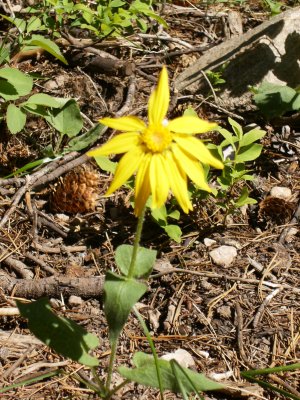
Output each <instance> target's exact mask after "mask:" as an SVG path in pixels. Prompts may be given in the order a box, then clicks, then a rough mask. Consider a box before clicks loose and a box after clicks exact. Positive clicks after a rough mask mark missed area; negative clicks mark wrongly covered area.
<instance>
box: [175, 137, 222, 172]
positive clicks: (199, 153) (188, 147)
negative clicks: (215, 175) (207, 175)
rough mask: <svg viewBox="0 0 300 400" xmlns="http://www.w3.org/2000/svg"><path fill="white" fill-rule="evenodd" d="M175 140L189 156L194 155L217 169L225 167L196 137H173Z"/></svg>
mask: <svg viewBox="0 0 300 400" xmlns="http://www.w3.org/2000/svg"><path fill="white" fill-rule="evenodd" d="M173 139H174V140H175V141H176V142H177V143H178V145H179V147H181V148H182V150H184V151H185V152H186V153H187V154H190V155H192V156H193V157H195V158H197V160H199V161H201V162H202V163H204V164H209V165H212V166H213V167H215V168H218V169H223V168H224V165H223V164H222V162H221V161H219V160H218V159H217V158H215V157H214V156H212V155H211V154H210V151H209V150H208V149H207V147H206V146H205V144H203V143H202V142H201V140H199V139H197V138H195V137H194V136H188V135H175V134H174V135H173Z"/></svg>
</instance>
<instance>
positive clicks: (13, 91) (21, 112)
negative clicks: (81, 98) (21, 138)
mask: <svg viewBox="0 0 300 400" xmlns="http://www.w3.org/2000/svg"><path fill="white" fill-rule="evenodd" d="M0 84H1V85H0V96H1V97H2V98H3V99H4V100H5V101H6V103H7V102H9V101H11V102H10V103H9V104H8V105H7V109H6V122H7V126H8V129H9V130H10V132H11V133H13V134H16V133H18V132H20V131H21V130H22V129H23V128H24V126H25V124H26V118H27V116H26V114H27V113H31V114H35V115H39V116H42V117H44V118H45V120H46V121H48V122H49V124H50V125H52V126H53V127H54V128H55V129H56V130H58V131H59V132H60V133H61V134H62V135H67V136H69V137H73V136H75V135H77V134H78V133H79V132H80V130H81V129H82V126H83V121H82V118H81V115H80V110H79V107H78V105H77V103H76V101H75V100H74V99H64V98H54V97H52V96H49V95H48V94H44V93H38V94H33V95H32V96H30V97H29V98H28V99H27V100H25V101H23V102H21V103H19V104H17V105H16V104H14V103H13V102H12V101H14V100H19V99H20V98H21V97H23V96H26V95H28V94H29V93H30V92H31V90H32V86H33V78H32V77H31V76H29V75H26V74H24V73H23V72H21V71H19V70H17V69H16V68H11V67H6V68H2V69H0ZM6 103H4V104H6ZM2 108H4V107H3V106H2Z"/></svg>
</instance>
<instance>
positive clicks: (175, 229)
mask: <svg viewBox="0 0 300 400" xmlns="http://www.w3.org/2000/svg"><path fill="white" fill-rule="evenodd" d="M163 229H164V230H165V231H166V233H167V235H168V236H169V237H170V238H171V239H173V240H175V242H177V243H180V242H181V236H182V231H181V229H180V228H179V226H178V225H166V226H164V227H163Z"/></svg>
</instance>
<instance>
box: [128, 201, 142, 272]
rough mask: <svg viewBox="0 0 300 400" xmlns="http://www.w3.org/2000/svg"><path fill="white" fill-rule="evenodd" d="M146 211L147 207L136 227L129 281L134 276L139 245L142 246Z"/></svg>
mask: <svg viewBox="0 0 300 400" xmlns="http://www.w3.org/2000/svg"><path fill="white" fill-rule="evenodd" d="M145 210H146V207H144V208H143V210H142V212H141V215H140V216H139V219H138V223H137V227H136V234H135V238H134V242H133V250H132V257H131V261H130V266H129V269H128V273H127V278H129V279H131V278H132V277H133V275H134V268H135V262H136V257H137V252H138V249H139V245H140V240H141V234H142V229H143V224H144V219H145Z"/></svg>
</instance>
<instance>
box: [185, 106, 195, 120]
mask: <svg viewBox="0 0 300 400" xmlns="http://www.w3.org/2000/svg"><path fill="white" fill-rule="evenodd" d="M183 116H184V117H197V118H198V114H197V113H196V111H195V110H194V109H193V107H191V106H189V107H188V108H187V109H186V110H184V112H183Z"/></svg>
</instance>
